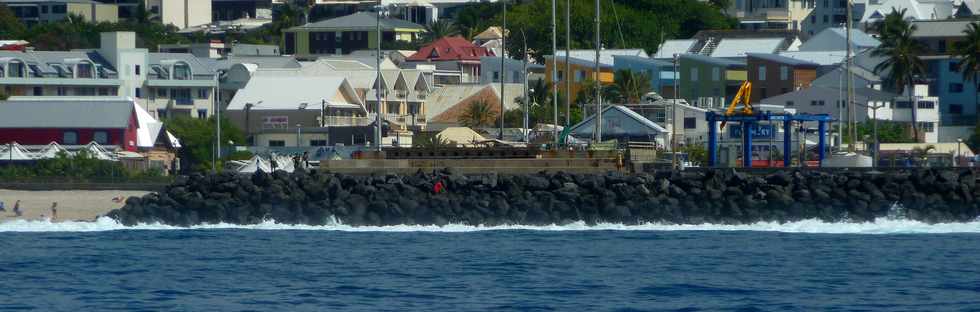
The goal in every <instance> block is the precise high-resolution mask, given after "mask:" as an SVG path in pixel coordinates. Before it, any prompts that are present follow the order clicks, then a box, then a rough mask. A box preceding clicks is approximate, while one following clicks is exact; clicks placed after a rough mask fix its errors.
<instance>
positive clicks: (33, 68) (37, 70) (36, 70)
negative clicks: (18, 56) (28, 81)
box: [27, 64, 44, 78]
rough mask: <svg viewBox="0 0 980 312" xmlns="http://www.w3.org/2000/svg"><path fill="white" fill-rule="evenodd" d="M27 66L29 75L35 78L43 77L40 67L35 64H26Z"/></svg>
mask: <svg viewBox="0 0 980 312" xmlns="http://www.w3.org/2000/svg"><path fill="white" fill-rule="evenodd" d="M27 67H28V68H30V69H31V77H35V78H40V77H44V73H43V72H42V71H41V67H39V66H37V64H30V65H27Z"/></svg>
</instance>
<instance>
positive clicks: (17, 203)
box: [14, 200, 24, 217]
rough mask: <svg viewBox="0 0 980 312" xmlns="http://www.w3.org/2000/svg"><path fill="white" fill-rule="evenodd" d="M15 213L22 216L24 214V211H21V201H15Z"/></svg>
mask: <svg viewBox="0 0 980 312" xmlns="http://www.w3.org/2000/svg"><path fill="white" fill-rule="evenodd" d="M14 215H16V216H18V217H20V216H23V215H24V212H23V211H20V201H19V200H18V201H17V202H15V203H14Z"/></svg>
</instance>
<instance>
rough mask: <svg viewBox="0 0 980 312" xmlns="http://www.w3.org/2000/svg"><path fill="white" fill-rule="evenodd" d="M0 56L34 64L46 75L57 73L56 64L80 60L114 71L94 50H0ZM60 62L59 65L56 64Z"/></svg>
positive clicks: (66, 63) (68, 63)
mask: <svg viewBox="0 0 980 312" xmlns="http://www.w3.org/2000/svg"><path fill="white" fill-rule="evenodd" d="M0 58H15V59H20V60H23V61H24V62H25V63H27V64H28V65H35V66H36V67H37V69H38V70H40V71H41V72H42V73H43V74H46V75H57V74H58V73H59V71H58V69H57V67H56V66H62V65H70V64H71V63H77V62H80V61H83V60H84V61H89V62H92V63H93V64H96V65H98V66H99V67H102V68H103V69H106V70H108V71H110V72H113V71H114V68H113V67H112V64H110V63H109V62H108V61H106V60H105V59H104V58H102V56H101V55H99V53H97V52H95V51H26V52H20V51H3V50H0ZM56 64H60V65H56Z"/></svg>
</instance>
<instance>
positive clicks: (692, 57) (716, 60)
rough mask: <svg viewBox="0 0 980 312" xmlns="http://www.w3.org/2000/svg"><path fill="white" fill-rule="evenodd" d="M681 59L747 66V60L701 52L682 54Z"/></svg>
mask: <svg viewBox="0 0 980 312" xmlns="http://www.w3.org/2000/svg"><path fill="white" fill-rule="evenodd" d="M680 59H682V60H683V59H689V60H693V61H697V62H702V63H709V64H715V65H721V66H726V67H727V66H733V67H745V62H741V61H736V60H732V59H724V58H718V57H711V56H704V55H700V54H681V57H680Z"/></svg>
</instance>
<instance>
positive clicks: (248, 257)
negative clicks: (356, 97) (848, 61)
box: [0, 219, 980, 311]
mask: <svg viewBox="0 0 980 312" xmlns="http://www.w3.org/2000/svg"><path fill="white" fill-rule="evenodd" d="M7 310H38V311H276V310H278V311H699V310H705V311H815V310H848V311H850V310H866V311H876V310H881V311H945V310H955V311H964V310H965V311H969V310H974V311H980V222H972V223H959V224H937V225H929V224H922V223H918V222H914V221H904V220H878V221H877V222H874V223H863V224H828V223H823V222H819V221H804V222H796V223H789V224H775V223H765V224H753V225H743V226H724V225H696V226H673V225H657V224H648V225H638V226H623V225H615V224H603V225H597V226H591V227H590V226H586V225H584V224H572V225H567V226H550V227H521V226H514V227H496V228H480V227H468V226H454V225H450V226H446V227H413V226H400V227H367V228H353V227H348V226H343V225H331V226H323V227H308V226H288V225H279V224H275V223H273V222H269V223H265V224H260V225H254V226H233V225H209V226H200V227H195V228H190V229H178V228H173V227H168V226H162V225H142V226H137V227H131V228H127V227H124V226H121V225H119V224H116V223H115V222H113V221H112V220H109V219H100V220H98V221H97V222H67V223H50V222H45V221H32V222H28V221H13V222H6V223H0V311H7Z"/></svg>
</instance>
